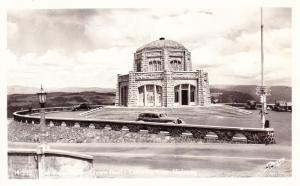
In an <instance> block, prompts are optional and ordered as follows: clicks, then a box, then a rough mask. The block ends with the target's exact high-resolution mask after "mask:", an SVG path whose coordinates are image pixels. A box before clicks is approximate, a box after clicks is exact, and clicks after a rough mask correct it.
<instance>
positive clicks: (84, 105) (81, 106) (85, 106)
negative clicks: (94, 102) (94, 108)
mask: <svg viewBox="0 0 300 186" xmlns="http://www.w3.org/2000/svg"><path fill="white" fill-rule="evenodd" d="M90 109H91V107H90V105H89V104H87V103H81V104H79V105H75V106H73V108H72V111H77V110H90Z"/></svg>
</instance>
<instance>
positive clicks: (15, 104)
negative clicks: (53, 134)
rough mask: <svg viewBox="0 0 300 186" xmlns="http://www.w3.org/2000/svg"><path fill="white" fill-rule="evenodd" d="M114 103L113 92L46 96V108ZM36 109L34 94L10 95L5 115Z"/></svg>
mask: <svg viewBox="0 0 300 186" xmlns="http://www.w3.org/2000/svg"><path fill="white" fill-rule="evenodd" d="M114 102H115V93H114V92H106V93H99V92H79V93H78V92H77V93H68V92H50V93H48V95H47V103H46V106H47V107H60V106H73V105H76V104H79V103H89V104H93V105H113V104H114ZM29 106H32V108H38V107H39V103H38V98H37V96H36V94H12V95H8V96H7V115H8V117H12V113H13V112H15V111H17V110H22V109H28V107H29Z"/></svg>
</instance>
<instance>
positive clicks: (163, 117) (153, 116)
mask: <svg viewBox="0 0 300 186" xmlns="http://www.w3.org/2000/svg"><path fill="white" fill-rule="evenodd" d="M137 121H145V122H158V123H173V124H174V123H175V124H183V123H184V121H183V120H182V119H179V118H175V117H168V116H167V114H166V113H157V112H144V113H141V114H139V116H138V118H137Z"/></svg>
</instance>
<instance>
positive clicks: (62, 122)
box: [13, 107, 275, 144]
mask: <svg viewBox="0 0 300 186" xmlns="http://www.w3.org/2000/svg"><path fill="white" fill-rule="evenodd" d="M58 109H61V110H62V111H66V110H70V108H69V107H55V108H54V110H55V111H57V110H58ZM36 111H37V110H36V109H35V110H34V112H36ZM46 111H48V112H50V111H51V112H52V108H46ZM28 114H29V111H28V110H27V111H18V112H15V113H14V114H13V115H14V120H15V121H18V122H23V123H32V124H38V123H39V121H40V117H39V116H36V115H28ZM46 125H48V126H49V125H51V126H66V127H86V128H87V127H91V128H95V129H104V128H105V127H108V126H109V127H110V128H111V129H112V130H115V131H120V130H122V128H123V127H126V128H128V130H129V131H130V132H140V131H147V132H148V133H151V134H158V133H160V132H161V131H166V132H168V133H169V135H170V136H172V137H177V136H182V135H186V134H190V135H191V136H193V137H194V138H200V139H203V140H207V139H208V140H210V139H212V138H210V137H211V136H214V137H213V139H214V140H219V141H225V142H232V141H235V140H236V139H241V141H243V142H246V143H262V144H275V136H274V129H273V128H265V129H262V128H243V127H224V126H209V125H194V124H169V123H156V122H140V121H121V120H103V119H85V118H84V119H81V118H57V117H46Z"/></svg>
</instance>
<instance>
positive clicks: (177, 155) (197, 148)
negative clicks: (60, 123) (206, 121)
mask: <svg viewBox="0 0 300 186" xmlns="http://www.w3.org/2000/svg"><path fill="white" fill-rule="evenodd" d="M49 145H50V147H51V148H55V149H60V150H67V151H73V152H80V153H85V154H90V155H93V156H94V167H95V169H96V170H97V174H98V177H137V176H138V177H161V176H171V177H172V176H173V177H180V176H184V177H194V176H197V177H198V176H201V177H206V176H256V175H258V174H259V173H260V172H263V170H264V166H265V164H266V163H268V162H269V161H275V160H278V159H281V158H285V159H286V162H291V147H289V146H281V145H267V146H266V145H245V144H135V143H130V144H116V143H114V144H111V143H106V144H87V143H85V144H83V143H82V144H70V143H68V144H65V143H59V144H57V143H56V144H49ZM35 146H36V144H32V143H9V148H35ZM259 175H260V174H259Z"/></svg>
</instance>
